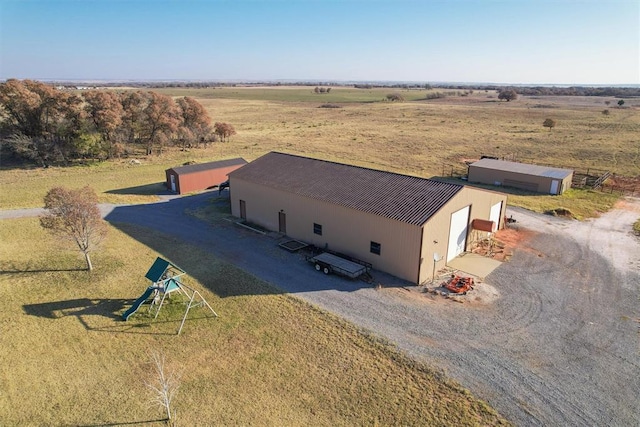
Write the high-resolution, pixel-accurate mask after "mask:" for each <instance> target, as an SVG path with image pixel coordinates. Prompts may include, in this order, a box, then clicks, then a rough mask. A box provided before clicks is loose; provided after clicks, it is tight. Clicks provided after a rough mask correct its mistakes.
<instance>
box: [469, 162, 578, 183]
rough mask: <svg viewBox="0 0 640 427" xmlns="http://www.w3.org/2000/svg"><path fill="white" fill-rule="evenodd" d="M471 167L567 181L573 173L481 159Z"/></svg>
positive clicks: (548, 167) (569, 170)
mask: <svg viewBox="0 0 640 427" xmlns="http://www.w3.org/2000/svg"><path fill="white" fill-rule="evenodd" d="M470 166H473V167H476V168H483V169H491V170H499V171H505V172H515V173H520V174H523V175H533V176H543V177H546V178H555V179H565V178H566V177H568V176H569V175H571V174H572V173H573V171H572V170H571V169H560V168H552V167H550V166H538V165H530V164H527V163H518V162H508V161H506V160H495V159H480V160H478V161H477V162H474V163H471V165H470Z"/></svg>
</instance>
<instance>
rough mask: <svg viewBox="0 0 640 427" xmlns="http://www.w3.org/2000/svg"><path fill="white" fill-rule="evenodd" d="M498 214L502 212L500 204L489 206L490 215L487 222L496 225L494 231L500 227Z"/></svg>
mask: <svg viewBox="0 0 640 427" xmlns="http://www.w3.org/2000/svg"><path fill="white" fill-rule="evenodd" d="M500 212H502V202H499V203H496V204H495V205H493V206H491V213H490V214H489V221H493V223H494V224H495V225H496V229H497V228H499V227H500Z"/></svg>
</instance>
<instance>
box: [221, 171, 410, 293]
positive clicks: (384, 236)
mask: <svg viewBox="0 0 640 427" xmlns="http://www.w3.org/2000/svg"><path fill="white" fill-rule="evenodd" d="M230 188H231V207H232V214H233V215H234V216H237V217H239V216H240V200H244V201H245V202H246V214H247V221H249V222H252V223H255V224H258V225H261V226H263V227H266V228H267V229H270V230H274V231H278V225H279V224H278V213H279V212H280V211H283V212H284V213H285V214H286V234H287V235H288V236H290V237H293V238H296V239H300V240H303V241H305V242H308V243H312V244H314V245H316V246H318V247H321V248H322V247H324V246H325V244H328V248H329V249H331V250H334V251H338V252H342V253H345V254H347V255H350V256H353V257H356V258H358V259H361V260H363V261H366V262H369V263H371V264H372V265H373V267H374V268H375V269H378V270H382V271H385V272H388V273H390V274H393V275H395V276H397V277H400V278H402V279H405V280H408V281H411V282H414V283H416V282H417V281H418V266H419V257H420V241H421V234H422V230H421V228H420V227H418V226H413V225H409V224H406V223H402V222H399V221H394V220H390V219H388V218H384V217H380V216H377V215H371V214H368V213H365V212H360V211H356V210H353V209H348V208H344V207H341V206H337V205H333V204H330V203H327V202H322V201H318V200H314V199H310V198H306V197H301V196H296V195H294V194H291V193H287V192H284V191H280V190H276V189H273V188H269V187H265V186H262V185H259V184H254V183H249V182H246V181H243V180H241V179H239V178H232V179H231V187H230ZM314 223H317V224H320V225H322V236H319V235H317V234H314V233H313V224H314ZM372 241H374V242H377V243H380V245H381V253H380V255H376V254H373V253H371V252H370V247H371V242H372Z"/></svg>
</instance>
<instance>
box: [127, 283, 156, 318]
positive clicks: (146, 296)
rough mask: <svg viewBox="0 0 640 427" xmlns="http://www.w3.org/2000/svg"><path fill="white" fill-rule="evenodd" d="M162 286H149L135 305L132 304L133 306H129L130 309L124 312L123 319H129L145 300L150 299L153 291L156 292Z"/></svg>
mask: <svg viewBox="0 0 640 427" xmlns="http://www.w3.org/2000/svg"><path fill="white" fill-rule="evenodd" d="M158 289H160V288H158V287H157V286H149V287H148V288H147V290H146V291H144V294H142V295H141V296H140V298H138V299H137V300H136V301H135V302H134V303H133V305H132V306H131V308H129V310H127V311H125V312H124V314H123V315H122V320H125V321H126V320H129V316H131V315H132V314H133V313H135V312H136V311H138V309H139V308H140V306H141V305H142V304H144V302H145V301H146V300H147V299H149V297H150V296H151V294H152V293H154V291H156V290H158Z"/></svg>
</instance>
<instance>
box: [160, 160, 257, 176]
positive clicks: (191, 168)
mask: <svg viewBox="0 0 640 427" xmlns="http://www.w3.org/2000/svg"><path fill="white" fill-rule="evenodd" d="M245 164H247V161H246V160H245V159H243V158H240V157H238V158H235V159H228V160H217V161H215V162H207V163H196V164H194V165H186V166H177V167H175V168H171V169H168V170H172V171H174V172H175V173H176V174H178V175H187V174H190V173H194V172H202V171H207V170H211V169H220V168H226V167H229V166H236V165H245Z"/></svg>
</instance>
